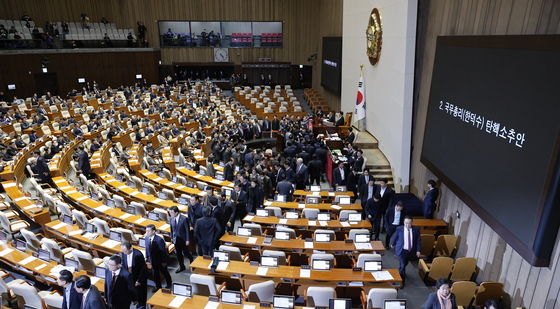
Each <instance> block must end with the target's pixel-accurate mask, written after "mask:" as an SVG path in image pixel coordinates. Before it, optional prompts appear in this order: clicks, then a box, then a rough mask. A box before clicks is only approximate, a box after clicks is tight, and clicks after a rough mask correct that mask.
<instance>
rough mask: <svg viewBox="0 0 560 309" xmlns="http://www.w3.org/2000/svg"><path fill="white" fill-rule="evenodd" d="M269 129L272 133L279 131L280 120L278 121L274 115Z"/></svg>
mask: <svg viewBox="0 0 560 309" xmlns="http://www.w3.org/2000/svg"><path fill="white" fill-rule="evenodd" d="M271 128H272V130H273V131H279V130H280V120H278V117H276V115H274V119H272V124H271Z"/></svg>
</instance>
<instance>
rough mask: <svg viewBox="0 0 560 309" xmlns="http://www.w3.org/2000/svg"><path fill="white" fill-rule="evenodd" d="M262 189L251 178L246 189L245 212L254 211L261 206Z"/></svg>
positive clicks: (262, 198)
mask: <svg viewBox="0 0 560 309" xmlns="http://www.w3.org/2000/svg"><path fill="white" fill-rule="evenodd" d="M263 201H264V191H263V189H262V188H261V187H260V186H259V185H258V184H257V182H256V181H255V180H254V179H253V180H251V185H250V187H249V190H248V191H247V213H255V211H256V209H257V208H261V207H262V206H263Z"/></svg>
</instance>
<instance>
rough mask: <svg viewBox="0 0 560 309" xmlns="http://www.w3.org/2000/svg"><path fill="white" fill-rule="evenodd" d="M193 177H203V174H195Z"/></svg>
mask: <svg viewBox="0 0 560 309" xmlns="http://www.w3.org/2000/svg"><path fill="white" fill-rule="evenodd" d="M193 177H194V178H196V179H199V178H201V177H202V175H199V174H196V175H193Z"/></svg>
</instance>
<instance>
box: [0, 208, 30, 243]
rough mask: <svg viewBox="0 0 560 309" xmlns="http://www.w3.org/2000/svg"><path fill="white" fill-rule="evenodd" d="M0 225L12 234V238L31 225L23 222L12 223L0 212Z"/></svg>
mask: <svg viewBox="0 0 560 309" xmlns="http://www.w3.org/2000/svg"><path fill="white" fill-rule="evenodd" d="M0 225H1V226H2V229H3V230H5V231H6V232H8V233H10V234H12V237H13V236H14V234H15V233H17V232H19V231H20V230H21V229H25V228H28V227H29V223H27V222H25V221H23V220H15V221H12V222H10V220H9V219H8V217H7V216H6V214H5V213H3V212H0Z"/></svg>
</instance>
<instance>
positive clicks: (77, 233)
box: [68, 230, 83, 236]
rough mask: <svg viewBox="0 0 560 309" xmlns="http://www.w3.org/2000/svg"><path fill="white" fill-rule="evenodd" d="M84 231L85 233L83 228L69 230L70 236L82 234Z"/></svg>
mask: <svg viewBox="0 0 560 309" xmlns="http://www.w3.org/2000/svg"><path fill="white" fill-rule="evenodd" d="M82 233H83V231H82V230H75V231H71V232H69V233H68V235H70V236H75V235H80V234H82Z"/></svg>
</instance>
